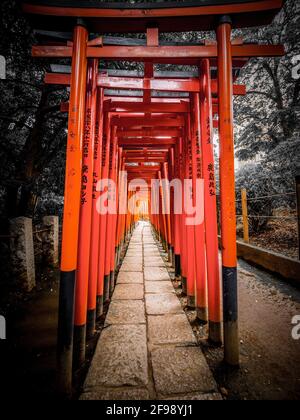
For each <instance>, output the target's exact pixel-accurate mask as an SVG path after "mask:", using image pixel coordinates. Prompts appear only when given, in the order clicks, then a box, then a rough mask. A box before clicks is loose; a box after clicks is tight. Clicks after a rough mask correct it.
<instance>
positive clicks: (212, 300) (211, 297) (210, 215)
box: [199, 59, 222, 345]
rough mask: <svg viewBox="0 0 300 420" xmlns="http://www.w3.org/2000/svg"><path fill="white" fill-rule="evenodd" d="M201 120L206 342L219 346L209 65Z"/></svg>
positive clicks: (204, 68)
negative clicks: (205, 270) (207, 328)
mask: <svg viewBox="0 0 300 420" xmlns="http://www.w3.org/2000/svg"><path fill="white" fill-rule="evenodd" d="M199 70H200V111H201V112H200V118H201V145H202V166H203V177H204V196H205V199H204V213H205V239H206V260H207V283H208V312H209V340H210V341H211V342H212V343H214V344H216V345H219V344H221V343H222V318H221V280H220V268H219V246H218V223H217V199H216V182H215V165H214V146H213V137H212V136H213V132H212V118H213V117H212V95H211V76H210V63H209V60H208V59H205V60H202V61H201V63H200V68H199Z"/></svg>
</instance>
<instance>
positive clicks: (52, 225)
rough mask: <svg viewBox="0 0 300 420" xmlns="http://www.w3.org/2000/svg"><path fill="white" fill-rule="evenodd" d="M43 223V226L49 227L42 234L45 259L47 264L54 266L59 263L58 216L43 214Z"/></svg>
mask: <svg viewBox="0 0 300 420" xmlns="http://www.w3.org/2000/svg"><path fill="white" fill-rule="evenodd" d="M43 224H44V226H45V228H49V231H48V232H45V235H43V239H44V255H45V261H46V262H47V264H49V266H51V267H54V268H56V267H58V265H59V251H58V248H59V218H58V216H45V217H43Z"/></svg>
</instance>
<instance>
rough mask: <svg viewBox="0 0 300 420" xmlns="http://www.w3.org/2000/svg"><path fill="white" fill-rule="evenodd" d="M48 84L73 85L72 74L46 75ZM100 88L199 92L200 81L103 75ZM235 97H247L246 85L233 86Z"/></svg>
mask: <svg viewBox="0 0 300 420" xmlns="http://www.w3.org/2000/svg"><path fill="white" fill-rule="evenodd" d="M45 83H46V84H55V85H66V86H69V85H70V83H71V75H70V74H60V73H46V75H45ZM97 85H98V87H102V88H106V89H125V90H126V89H129V90H130V89H133V90H156V91H170V92H191V93H192V92H199V91H200V83H199V79H186V80H183V79H168V80H162V79H147V78H144V79H137V78H130V77H107V76H103V75H101V74H100V75H99V76H98V82H97ZM211 90H212V94H214V95H216V94H217V93H218V82H217V80H212V86H211ZM233 94H234V95H245V94H246V87H245V85H233Z"/></svg>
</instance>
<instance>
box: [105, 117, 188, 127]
mask: <svg viewBox="0 0 300 420" xmlns="http://www.w3.org/2000/svg"><path fill="white" fill-rule="evenodd" d="M111 124H112V125H114V126H117V127H125V128H128V127H183V126H184V124H185V120H184V118H183V117H176V118H162V117H131V116H129V115H128V116H125V117H124V116H121V117H117V116H115V117H112V118H111Z"/></svg>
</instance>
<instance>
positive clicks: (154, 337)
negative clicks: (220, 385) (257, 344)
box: [81, 222, 221, 400]
mask: <svg viewBox="0 0 300 420" xmlns="http://www.w3.org/2000/svg"><path fill="white" fill-rule="evenodd" d="M81 399H82V400H94V399H96V400H148V399H151V400H192V399H193V400H214V399H221V397H220V395H219V393H218V389H217V385H216V382H215V381H214V379H213V377H212V374H211V371H210V369H209V367H208V365H207V363H206V360H205V357H204V355H203V354H202V352H201V350H200V348H199V347H198V346H197V343H196V339H195V337H194V334H193V331H192V329H191V326H190V324H189V322H188V320H187V317H186V315H185V313H184V311H183V309H182V307H181V305H180V302H179V300H178V298H177V296H176V295H175V292H174V289H173V286H172V283H171V280H170V277H169V274H168V271H167V269H166V266H165V263H164V261H163V259H162V257H161V254H160V252H159V249H158V246H157V244H156V242H155V240H154V239H153V236H152V232H151V228H150V225H149V224H147V223H142V222H141V223H140V224H139V225H138V227H137V228H136V230H135V232H134V234H133V236H132V239H131V242H130V245H129V248H128V252H127V254H126V257H125V259H124V262H123V265H122V268H121V270H120V273H119V276H118V279H117V286H116V289H115V291H114V294H113V297H112V301H111V304H110V308H109V312H108V314H107V318H106V323H105V328H104V330H103V332H102V334H101V337H100V340H99V342H98V345H97V348H96V352H95V355H94V359H93V361H92V364H91V367H90V370H89V373H88V376H87V379H86V382H85V385H84V391H83V394H82V396H81Z"/></svg>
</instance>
